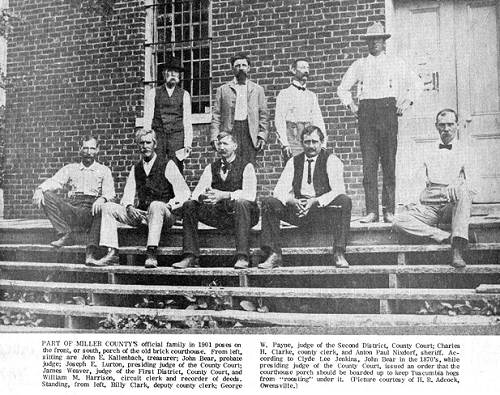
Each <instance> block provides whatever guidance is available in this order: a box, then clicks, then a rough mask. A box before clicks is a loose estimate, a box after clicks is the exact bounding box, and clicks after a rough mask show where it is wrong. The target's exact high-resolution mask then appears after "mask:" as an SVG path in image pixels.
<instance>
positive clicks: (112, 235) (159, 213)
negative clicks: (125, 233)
mask: <svg viewBox="0 0 500 395" xmlns="http://www.w3.org/2000/svg"><path fill="white" fill-rule="evenodd" d="M141 217H142V218H141V220H140V221H136V220H133V219H132V218H131V217H130V216H129V215H128V214H127V208H126V207H125V206H122V205H121V204H116V203H111V202H109V203H106V204H105V205H104V206H103V207H102V213H101V233H100V243H99V244H100V245H101V246H105V247H111V248H118V226H117V222H116V221H119V222H121V223H124V224H126V225H131V226H139V225H141V224H143V225H147V226H148V243H147V245H148V246H158V243H159V241H160V236H161V230H162V228H163V226H164V225H165V227H166V228H167V229H168V228H170V227H171V226H172V225H173V224H174V223H175V221H176V219H177V218H176V216H175V215H174V214H172V212H171V211H170V210H169V209H168V207H167V203H164V202H160V201H154V202H152V203H151V204H150V205H149V208H148V211H142V210H141Z"/></svg>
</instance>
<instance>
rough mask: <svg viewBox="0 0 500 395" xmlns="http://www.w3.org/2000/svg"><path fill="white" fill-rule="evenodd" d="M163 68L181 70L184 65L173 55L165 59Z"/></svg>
mask: <svg viewBox="0 0 500 395" xmlns="http://www.w3.org/2000/svg"><path fill="white" fill-rule="evenodd" d="M163 70H177V71H179V72H183V71H184V67H182V63H181V60H180V59H179V58H174V57H173V56H169V57H168V58H167V59H166V60H165V63H163Z"/></svg>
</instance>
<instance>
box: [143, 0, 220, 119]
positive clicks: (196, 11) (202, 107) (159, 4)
mask: <svg viewBox="0 0 500 395" xmlns="http://www.w3.org/2000/svg"><path fill="white" fill-rule="evenodd" d="M210 6H211V5H210V0H149V1H146V75H145V83H146V98H147V96H148V95H147V91H148V89H150V90H151V89H153V88H154V87H156V86H158V85H160V84H162V83H163V69H164V67H165V59H166V58H168V57H170V56H174V57H176V58H178V59H181V61H182V64H183V67H184V69H185V71H184V73H183V76H182V81H181V86H182V87H183V88H184V89H185V90H187V91H188V92H189V93H190V94H191V100H192V111H193V114H204V113H209V112H210V104H211V103H210V93H211V81H212V73H211V51H212V47H211V45H212V30H211V8H210ZM146 101H147V99H146ZM146 104H148V103H146ZM149 104H150V105H152V104H151V103H149Z"/></svg>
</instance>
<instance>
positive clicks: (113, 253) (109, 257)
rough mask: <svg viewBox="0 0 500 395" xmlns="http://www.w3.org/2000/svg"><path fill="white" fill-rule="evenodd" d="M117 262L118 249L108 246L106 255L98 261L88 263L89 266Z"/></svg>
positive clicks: (112, 264) (115, 263)
mask: <svg viewBox="0 0 500 395" xmlns="http://www.w3.org/2000/svg"><path fill="white" fill-rule="evenodd" d="M119 264H120V258H119V256H118V250H117V249H116V248H109V249H108V252H107V254H106V255H104V256H103V257H102V258H101V259H99V260H98V261H95V262H92V263H90V264H89V266H115V265H119Z"/></svg>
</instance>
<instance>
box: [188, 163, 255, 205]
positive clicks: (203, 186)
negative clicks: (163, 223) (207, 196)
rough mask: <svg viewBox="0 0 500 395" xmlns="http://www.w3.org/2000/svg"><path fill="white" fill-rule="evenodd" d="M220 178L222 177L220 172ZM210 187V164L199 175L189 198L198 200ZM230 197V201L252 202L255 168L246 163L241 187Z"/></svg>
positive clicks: (253, 197)
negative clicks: (243, 200)
mask: <svg viewBox="0 0 500 395" xmlns="http://www.w3.org/2000/svg"><path fill="white" fill-rule="evenodd" d="M229 163H231V162H229ZM221 176H222V177H224V174H223V172H222V170H221ZM225 177H227V173H226V174H225ZM211 186H212V165H211V164H210V165H208V166H206V167H205V170H203V174H202V175H201V177H200V181H199V182H198V185H196V188H195V189H194V191H193V195H192V197H191V198H192V199H193V200H198V198H199V197H200V195H202V194H203V193H205V191H206V190H207V188H211ZM230 196H231V200H236V199H245V200H249V201H251V202H254V201H255V199H256V198H257V176H256V175H255V168H254V167H253V165H252V164H251V163H248V164H247V165H246V166H245V169H244V170H243V185H242V187H241V189H238V190H236V191H234V192H231V193H230Z"/></svg>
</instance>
